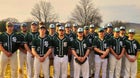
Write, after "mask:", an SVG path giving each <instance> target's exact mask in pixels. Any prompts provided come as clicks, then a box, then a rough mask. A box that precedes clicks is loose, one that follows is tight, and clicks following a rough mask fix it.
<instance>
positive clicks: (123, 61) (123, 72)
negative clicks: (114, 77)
mask: <svg viewBox="0 0 140 78" xmlns="http://www.w3.org/2000/svg"><path fill="white" fill-rule="evenodd" d="M120 37H121V36H120ZM121 38H122V39H123V40H124V41H125V40H126V39H128V36H126V35H124V36H123V37H121ZM125 58H126V56H125V54H124V55H123V57H122V65H121V77H124V74H125V70H124V68H125Z"/></svg>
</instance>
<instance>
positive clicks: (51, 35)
mask: <svg viewBox="0 0 140 78" xmlns="http://www.w3.org/2000/svg"><path fill="white" fill-rule="evenodd" d="M49 36H50V38H51V40H52V39H53V37H54V36H55V25H54V24H50V25H49ZM49 58H50V66H51V65H53V60H54V49H52V52H51V54H50V56H49Z"/></svg>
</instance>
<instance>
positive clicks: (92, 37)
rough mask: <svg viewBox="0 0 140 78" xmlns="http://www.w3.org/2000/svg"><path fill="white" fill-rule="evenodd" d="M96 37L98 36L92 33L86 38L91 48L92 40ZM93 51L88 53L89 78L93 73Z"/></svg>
mask: <svg viewBox="0 0 140 78" xmlns="http://www.w3.org/2000/svg"><path fill="white" fill-rule="evenodd" d="M97 36H98V34H97V33H96V32H94V33H90V34H89V35H88V36H87V39H88V40H89V43H90V46H91V47H92V43H93V40H94V38H96V37H97ZM94 64H95V62H94V50H93V49H91V52H90V53H89V76H90V77H91V76H92V75H93V73H94V70H95V69H94V68H95V67H94Z"/></svg>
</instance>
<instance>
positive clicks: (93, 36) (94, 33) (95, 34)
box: [90, 32, 98, 38]
mask: <svg viewBox="0 0 140 78" xmlns="http://www.w3.org/2000/svg"><path fill="white" fill-rule="evenodd" d="M90 35H91V36H92V38H96V37H98V34H97V32H93V33H90Z"/></svg>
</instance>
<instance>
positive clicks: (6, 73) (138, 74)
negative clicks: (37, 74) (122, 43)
mask: <svg viewBox="0 0 140 78" xmlns="http://www.w3.org/2000/svg"><path fill="white" fill-rule="evenodd" d="M135 38H136V39H137V40H138V41H139V42H140V34H136V35H135ZM50 69H51V70H50V75H51V77H52V75H53V67H52V66H51V67H50ZM69 71H70V67H69V65H68V75H70V72H69ZM5 78H10V68H9V66H8V67H7V70H6V72H5ZM25 78H27V77H26V75H25ZM137 78H140V52H139V57H138V73H137Z"/></svg>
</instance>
